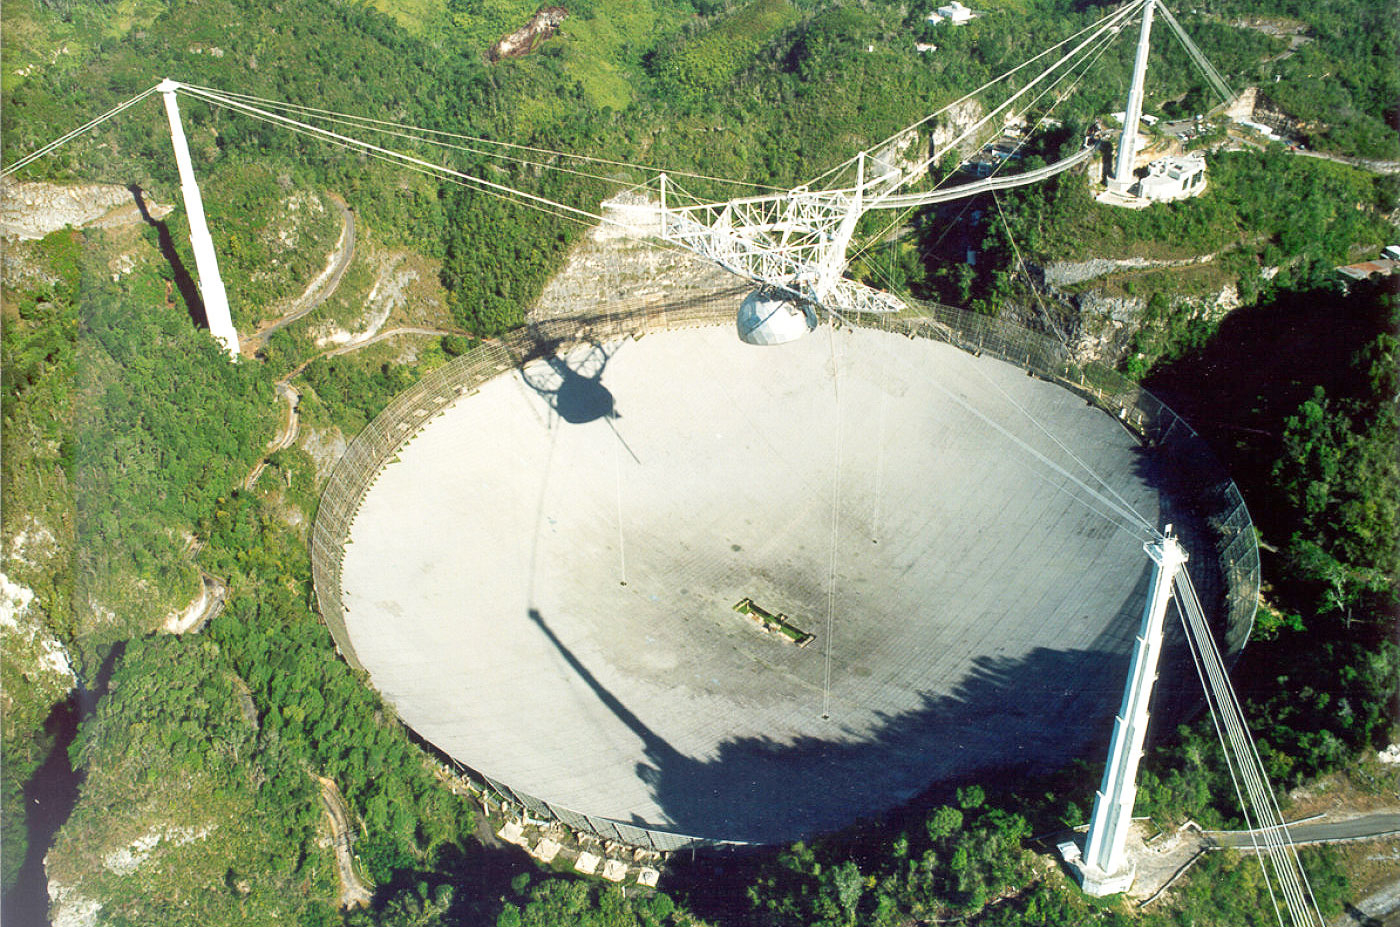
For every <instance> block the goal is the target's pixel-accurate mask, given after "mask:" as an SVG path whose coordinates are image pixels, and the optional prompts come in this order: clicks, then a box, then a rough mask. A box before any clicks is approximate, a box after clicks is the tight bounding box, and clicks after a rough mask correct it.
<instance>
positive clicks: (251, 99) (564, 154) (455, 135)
mask: <svg viewBox="0 0 1400 927" xmlns="http://www.w3.org/2000/svg"><path fill="white" fill-rule="evenodd" d="M181 86H182V87H185V88H188V89H190V90H200V91H204V92H206V93H213V94H218V95H220V96H225V97H230V98H233V99H238V100H241V101H244V102H247V103H256V104H259V105H262V106H267V107H270V108H276V109H284V110H287V111H290V112H300V113H303V114H305V115H308V116H312V115H314V116H317V117H322V118H327V119H330V118H331V117H335V118H338V119H345V120H352V121H356V122H359V123H363V124H364V126H365V127H366V128H370V127H372V126H389V127H391V128H393V129H402V130H408V131H412V132H421V133H425V134H428V135H438V136H442V137H443V138H452V139H458V140H460V141H467V142H475V143H476V144H479V145H494V146H496V147H498V148H510V149H514V150H516V151H528V152H531V153H532V154H543V155H551V156H554V157H559V158H571V159H573V160H575V161H585V162H588V163H591V164H604V165H608V166H611V167H625V168H629V169H632V170H640V171H650V172H652V173H657V174H673V175H676V176H681V177H690V178H692V179H695V180H709V181H713V182H715V183H726V184H733V185H735V186H740V187H755V188H758V189H763V190H773V191H779V190H782V189H783V188H782V187H775V186H773V185H772V184H761V183H753V182H751V181H747V180H734V179H732V178H729V177H716V176H713V175H710V174H700V173H696V172H693V171H673V170H670V169H668V168H664V167H657V166H655V165H649V164H637V163H633V162H629V161H617V160H614V159H611V158H597V157H593V156H591V155H581V154H576V153H573V152H568V151H556V150H554V149H552V148H541V147H538V146H535V145H522V144H520V143H518V142H503V141H499V140H497V139H490V138H485V137H483V136H480V135H466V134H463V133H460V132H447V131H444V130H441V129H428V128H424V127H422V126H414V125H409V124H407V123H401V122H390V121H389V120H385V119H374V118H371V117H369V116H355V115H353V114H350V113H338V112H336V111H334V110H327V109H317V108H316V107H313V106H303V105H301V104H298V103H286V102H283V101H280V100H269V99H266V98H264V97H255V96H253V95H251V94H246V93H236V92H234V91H229V90H219V89H217V88H213V87H201V86H199V85H198V84H181ZM376 131H382V130H379V129H376ZM421 140H422V141H428V140H427V139H421ZM526 163H529V162H526Z"/></svg>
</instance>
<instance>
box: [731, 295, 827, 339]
mask: <svg viewBox="0 0 1400 927" xmlns="http://www.w3.org/2000/svg"><path fill="white" fill-rule="evenodd" d="M735 326H736V327H737V328H738V330H739V339H740V340H741V341H744V342H746V343H748V344H755V345H776V344H787V343H788V342H790V341H796V340H797V339H798V338H801V337H803V336H804V335H806V334H808V333H810V332H812V331H815V330H816V327H817V315H816V312H815V310H813V309H812V308H810V307H807V306H802V305H800V304H799V303H798V302H797V301H796V300H793V299H791V298H790V297H785V296H780V295H778V294H777V293H774V292H771V291H769V290H754V291H753V292H752V293H750V294H749V295H748V296H746V297H744V301H743V302H742V303H740V304H739V314H738V316H737V317H736V319H735Z"/></svg>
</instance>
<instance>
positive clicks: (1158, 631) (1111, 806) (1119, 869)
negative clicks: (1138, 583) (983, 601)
mask: <svg viewBox="0 0 1400 927" xmlns="http://www.w3.org/2000/svg"><path fill="white" fill-rule="evenodd" d="M1143 549H1144V550H1146V551H1147V555H1148V556H1149V557H1151V558H1152V565H1153V566H1152V581H1151V585H1150V589H1151V592H1150V593H1149V595H1148V598H1147V603H1146V605H1145V607H1144V608H1143V612H1142V624H1141V626H1140V627H1139V629H1138V633H1137V638H1136V640H1135V641H1134V643H1133V659H1132V663H1131V664H1130V666H1129V669H1128V682H1127V685H1126V686H1125V687H1124V689H1123V704H1122V706H1121V707H1120V708H1119V709H1118V714H1117V715H1116V716H1115V717H1114V719H1113V739H1112V740H1111V741H1110V745H1109V748H1108V762H1107V763H1106V764H1105V766H1104V773H1103V782H1102V784H1100V786H1099V790H1098V792H1097V793H1096V794H1095V796H1094V811H1093V814H1092V816H1091V817H1090V819H1089V833H1088V836H1087V838H1086V839H1085V842H1084V848H1083V852H1082V853H1081V852H1080V850H1079V847H1078V846H1077V845H1076V844H1074V843H1073V842H1066V843H1062V844H1061V845H1060V852H1061V853H1062V854H1063V855H1064V857H1065V859H1066V861H1067V862H1069V863H1070V865H1071V866H1073V867H1074V869H1075V871H1076V873H1077V874H1078V875H1079V879H1080V883H1081V884H1082V885H1083V886H1084V891H1085V892H1086V893H1088V894H1090V895H1114V894H1117V893H1119V892H1124V891H1127V890H1128V888H1129V887H1130V886H1131V885H1132V884H1133V876H1134V875H1135V870H1134V867H1133V865H1132V863H1131V862H1130V861H1129V860H1128V858H1127V854H1126V853H1125V852H1124V847H1125V845H1126V843H1127V839H1128V828H1129V826H1130V825H1131V824H1132V821H1133V802H1134V800H1135V799H1136V797H1137V769H1138V761H1139V760H1141V759H1142V747H1143V743H1144V742H1145V740H1146V738H1147V721H1148V706H1149V705H1150V704H1151V701H1152V688H1153V686H1154V685H1155V684H1156V682H1157V664H1158V661H1159V660H1160V658H1161V655H1162V627H1163V624H1164V623H1165V619H1166V614H1167V605H1168V604H1169V602H1170V601H1171V596H1172V582H1173V581H1174V580H1175V579H1176V575H1177V572H1178V571H1179V570H1180V569H1181V568H1182V566H1183V565H1184V564H1185V563H1186V559H1187V558H1186V551H1185V550H1183V549H1182V546H1181V543H1180V542H1179V541H1178V540H1177V539H1176V538H1175V537H1174V536H1173V535H1172V526H1171V525H1167V530H1166V532H1165V533H1164V534H1163V535H1162V536H1161V537H1159V538H1156V539H1155V540H1152V541H1149V542H1148V543H1147V544H1145V545H1144V546H1143Z"/></svg>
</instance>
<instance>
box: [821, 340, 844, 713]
mask: <svg viewBox="0 0 1400 927" xmlns="http://www.w3.org/2000/svg"><path fill="white" fill-rule="evenodd" d="M827 336H828V339H829V345H830V348H831V391H832V394H833V396H834V397H835V403H836V440H835V442H834V443H835V451H834V455H833V456H834V462H833V464H832V469H833V473H832V480H831V553H830V561H829V563H828V565H827V576H826V655H825V657H824V660H823V664H824V665H823V669H822V720H827V719H828V718H830V717H831V641H832V636H833V633H832V632H833V628H834V626H835V623H836V551H837V544H838V542H839V540H840V538H839V531H840V513H841V367H840V365H839V364H838V363H837V359H836V329H835V327H834V326H828V327H827Z"/></svg>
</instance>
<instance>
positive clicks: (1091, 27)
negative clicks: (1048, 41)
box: [806, 0, 1144, 187]
mask: <svg viewBox="0 0 1400 927" xmlns="http://www.w3.org/2000/svg"><path fill="white" fill-rule="evenodd" d="M1142 2H1144V0H1135V2H1134V3H1130V4H1128V5H1127V6H1125V7H1123V8H1121V9H1119V10H1115V11H1114V12H1113V13H1110V14H1109V15H1108V16H1105V17H1104V18H1103V19H1100V20H1098V21H1097V22H1093V23H1090V24H1089V25H1087V26H1085V27H1084V28H1083V29H1080V30H1079V31H1078V32H1076V33H1074V34H1073V35H1070V36H1068V37H1066V38H1064V39H1061V40H1060V41H1059V42H1056V43H1055V44H1054V45H1051V46H1050V47H1049V48H1047V49H1045V50H1044V51H1043V52H1041V53H1040V54H1038V55H1036V56H1035V57H1034V58H1028V59H1027V60H1025V61H1023V62H1021V63H1020V64H1018V65H1016V67H1014V68H1012V69H1011V70H1009V71H1006V72H1005V73H1003V74H1001V75H999V76H997V77H994V78H992V79H991V80H989V81H987V82H986V83H984V84H983V85H982V86H980V87H978V88H977V89H976V90H973V91H971V92H969V93H966V94H964V95H963V96H961V97H959V98H958V99H956V100H954V101H953V102H951V103H949V104H947V105H946V106H944V107H943V108H941V109H939V110H937V111H936V112H933V113H930V114H929V115H927V116H925V117H924V118H922V119H920V120H919V121H918V122H914V123H911V124H909V125H907V126H905V127H904V128H902V129H900V130H899V131H898V132H895V133H894V134H893V135H891V136H889V137H888V138H886V139H884V140H883V141H880V142H876V143H875V144H874V145H872V146H871V147H869V148H867V149H865V151H862V152H861V153H860V154H864V155H869V154H871V153H872V152H874V151H877V150H878V149H880V148H883V147H884V146H885V145H888V144H890V143H891V142H893V141H895V140H896V139H898V138H899V137H900V136H902V135H905V134H907V133H909V132H911V131H913V130H915V129H917V128H919V127H920V126H922V125H924V124H925V123H927V122H929V121H931V120H933V119H937V118H938V117H939V116H941V115H943V114H944V113H946V112H947V111H948V110H950V109H952V108H953V107H955V106H960V105H962V104H963V103H966V102H967V101H969V100H971V99H973V98H974V97H976V96H977V95H978V94H980V93H982V92H983V91H984V90H987V89H988V88H990V87H994V86H996V85H997V84H999V83H1001V82H1002V81H1004V80H1006V79H1007V78H1009V77H1011V76H1012V75H1013V74H1015V73H1017V72H1018V71H1020V70H1022V69H1023V68H1028V67H1030V66H1031V65H1032V64H1035V63H1036V62H1037V61H1039V60H1040V59H1041V58H1044V57H1045V56H1046V55H1049V54H1051V53H1053V52H1054V51H1056V50H1057V49H1059V48H1060V47H1062V46H1064V45H1067V44H1069V43H1070V42H1073V41H1074V40H1075V39H1077V38H1079V37H1080V36H1081V35H1083V34H1084V33H1086V32H1090V31H1094V30H1097V29H1098V28H1099V27H1100V26H1101V25H1102V24H1103V23H1106V22H1108V21H1109V20H1115V19H1121V18H1122V17H1123V16H1124V14H1125V13H1126V11H1128V10H1129V9H1131V8H1132V7H1133V6H1135V5H1141V3H1142ZM1052 67H1054V66H1053V65H1052ZM1038 79H1039V78H1037V80H1038ZM860 154H858V155H856V157H854V158H850V159H848V160H846V161H843V162H841V163H840V164H838V165H836V166H835V167H833V168H831V169H829V170H827V171H825V172H823V173H821V174H819V175H817V176H816V177H814V178H812V180H811V181H810V182H809V183H808V184H806V186H809V187H811V186H815V185H816V184H818V183H820V182H821V181H822V180H824V179H826V178H827V177H830V176H832V175H833V174H836V173H838V172H840V171H842V170H844V169H846V168H848V167H850V166H851V165H853V164H855V163H856V160H857V159H858V158H859V157H860Z"/></svg>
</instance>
